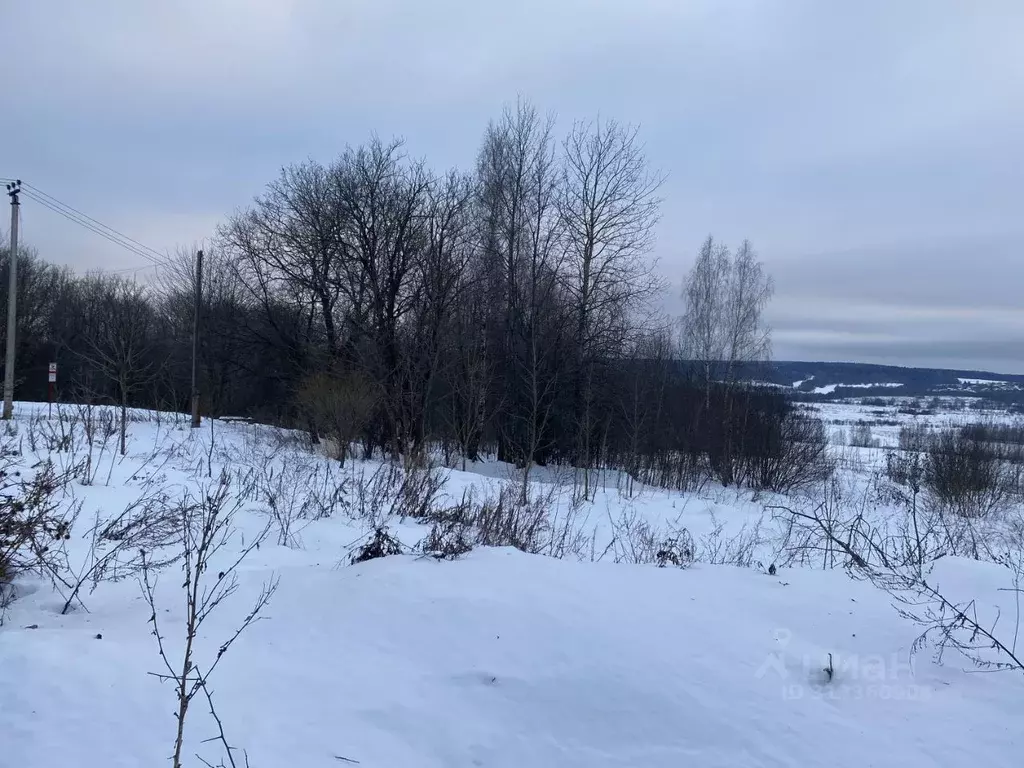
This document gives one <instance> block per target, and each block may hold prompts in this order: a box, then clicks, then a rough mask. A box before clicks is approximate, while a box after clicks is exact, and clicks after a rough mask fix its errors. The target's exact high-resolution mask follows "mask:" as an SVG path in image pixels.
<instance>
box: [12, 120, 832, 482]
mask: <svg viewBox="0 0 1024 768" xmlns="http://www.w3.org/2000/svg"><path fill="white" fill-rule="evenodd" d="M660 184H661V177H660V176H659V174H658V173H657V172H655V171H652V170H651V169H649V168H648V165H647V162H646V159H645V157H644V155H643V151H642V147H641V145H640V144H639V142H638V140H637V136H636V131H635V130H634V129H633V128H630V127H628V126H623V125H620V124H616V123H613V122H605V121H602V122H599V123H587V124H583V123H580V124H576V125H574V126H573V127H572V128H571V129H570V130H569V132H568V134H567V135H566V136H565V137H564V138H562V139H561V140H559V139H557V138H556V136H555V133H554V125H553V121H552V120H550V119H546V118H544V117H543V116H541V115H540V114H538V113H537V111H535V110H534V109H533V108H532V107H530V106H528V105H525V104H520V105H518V106H517V107H516V108H512V109H509V110H507V111H506V112H505V113H504V114H503V115H502V117H501V118H500V119H499V120H496V121H494V122H493V123H492V124H491V125H490V126H488V128H487V130H486V133H485V135H484V139H483V142H482V146H481V148H480V151H479V154H478V160H477V164H476V168H475V169H474V171H473V172H472V173H462V172H458V171H449V172H445V173H436V172H434V171H433V170H431V169H429V168H428V167H427V165H426V164H425V163H424V162H423V161H420V160H416V159H413V158H410V157H409V156H408V155H407V154H406V153H405V152H404V150H403V147H402V144H401V143H400V142H384V141H381V140H378V139H376V138H375V139H373V140H371V141H370V142H369V143H367V144H366V145H364V146H361V147H358V148H350V149H346V150H345V151H344V152H343V153H342V154H341V156H340V157H338V158H337V159H336V160H335V161H334V162H332V163H329V164H326V165H325V164H320V163H317V162H313V161H309V162H305V163H302V164H300V165H294V166H290V167H287V168H285V169H284V170H282V172H281V174H280V176H279V178H278V179H277V180H275V181H274V182H272V183H270V184H269V185H268V186H267V188H266V189H265V191H264V192H263V194H262V195H260V196H259V197H257V198H256V199H255V200H254V202H253V203H252V204H251V205H250V206H249V207H248V208H247V209H245V210H242V211H240V212H237V213H236V214H234V215H233V216H231V217H230V218H229V219H228V220H227V222H226V223H225V224H224V225H223V226H222V227H221V229H220V231H219V232H218V237H217V238H216V245H215V246H214V247H213V248H211V249H209V250H207V252H206V259H205V265H204V275H203V302H202V324H203V328H204V333H203V335H202V342H201V347H200V351H199V372H200V389H201V402H202V408H203V411H204V412H205V413H208V414H212V415H247V416H251V417H253V418H255V419H259V420H262V421H268V422H272V423H277V424H283V425H289V426H297V427H301V428H303V429H308V430H309V431H310V433H311V434H312V435H313V436H314V439H319V438H329V439H330V440H331V441H332V444H333V445H334V446H335V448H336V449H337V452H338V458H339V459H341V460H344V458H345V456H346V454H347V453H349V451H350V450H353V449H354V446H360V448H359V450H360V451H361V452H362V453H363V454H364V455H367V456H369V455H373V454H375V453H376V454H384V455H391V456H399V455H415V454H416V453H417V452H418V451H420V450H421V449H423V448H424V447H425V446H427V445H428V444H431V445H441V446H442V447H443V448H444V449H445V451H446V452H447V454H448V455H449V456H450V457H451V456H456V455H457V456H461V457H463V458H465V459H468V460H476V459H478V458H480V457H482V456H484V455H497V457H498V458H500V459H502V460H507V461H510V462H513V463H515V464H516V465H518V466H520V467H524V468H526V469H527V471H529V468H530V467H531V466H533V465H536V464H547V463H550V462H559V463H566V464H572V465H575V466H577V467H583V468H603V467H614V468H620V469H626V470H628V471H629V472H630V473H631V474H632V475H633V476H634V477H637V478H639V479H643V480H645V481H649V482H655V483H657V484H659V485H664V486H672V487H689V486H692V485H693V484H694V483H695V482H699V480H700V478H702V477H707V476H714V477H717V478H718V479H720V480H722V481H723V482H725V483H748V484H752V485H757V486H762V487H772V488H775V487H779V488H781V487H783V486H789V485H792V484H793V483H798V482H801V481H802V480H804V479H807V478H806V477H804V475H807V476H810V474H813V473H814V472H818V471H820V470H821V468H822V461H823V459H824V438H823V437H822V434H821V430H820V429H819V428H818V427H816V426H815V425H813V424H809V423H807V422H805V421H802V420H801V419H799V418H798V417H797V416H796V415H795V414H794V413H793V412H792V411H791V409H790V408H789V406H788V404H787V402H786V401H785V400H784V399H783V398H782V397H781V396H780V395H778V394H774V393H772V392H770V391H767V390H757V389H751V388H749V387H745V386H742V385H741V384H740V382H739V381H738V378H739V377H738V376H737V375H736V371H737V370H739V368H740V367H742V366H743V365H746V364H747V363H749V362H751V361H756V360H759V359H763V358H764V357H765V356H766V354H767V349H768V345H767V338H768V337H767V333H766V331H765V330H764V328H763V326H762V324H761V317H760V315H761V309H762V308H763V306H764V304H765V302H766V301H767V300H768V297H769V296H770V293H771V284H770V281H769V280H768V279H767V278H766V277H765V276H764V275H762V273H761V267H760V263H759V262H758V261H757V259H756V256H755V255H754V253H753V250H752V249H751V248H750V246H749V244H748V243H744V244H743V246H742V247H741V248H740V249H739V250H738V251H737V252H736V253H735V254H733V253H731V252H730V251H729V250H728V249H725V248H724V247H722V246H721V245H720V244H718V243H716V242H714V241H713V240H711V239H710V238H709V240H708V241H707V242H706V243H705V244H704V247H703V248H702V249H701V251H700V254H699V257H698V261H697V265H696V266H695V267H694V270H693V272H692V273H691V274H690V276H689V278H688V282H687V291H686V299H687V316H686V318H684V320H683V323H682V326H681V327H682V330H683V332H682V333H681V334H676V333H674V332H673V329H674V328H676V327H677V326H678V324H673V323H670V322H668V321H667V320H665V319H662V318H659V317H658V316H657V314H656V313H655V312H654V311H653V309H654V307H655V306H656V305H657V303H658V302H657V301H656V300H657V298H658V296H659V293H660V291H662V290H663V286H662V285H661V284H660V282H659V280H658V279H656V277H655V275H654V271H653V263H652V261H651V259H650V258H649V251H650V249H651V245H652V236H653V229H654V225H655V224H656V222H657V220H658V211H659V202H660V201H659V197H658V190H659V187H660ZM26 234H28V233H26ZM6 265H7V259H6V258H4V262H3V272H4V274H6V269H7V267H6ZM192 270H193V268H192V254H189V253H182V254H181V255H180V256H179V257H178V258H175V259H172V260H171V262H170V263H169V264H168V265H167V266H166V267H165V268H164V269H162V270H161V271H160V273H159V276H158V278H157V279H156V280H154V281H150V282H147V283H142V282H137V281H135V280H134V279H129V278H126V277H123V276H117V275H109V274H108V275H103V274H96V275H87V276H84V277H81V276H75V275H73V274H71V273H70V272H68V271H67V270H64V269H60V268H57V267H54V266H52V265H50V264H48V263H46V262H45V261H44V260H42V259H40V258H39V257H37V256H33V255H31V254H29V255H26V254H25V253H23V254H22V256H21V259H20V260H19V275H20V278H21V279H20V282H19V298H18V309H19V324H18V383H17V397H19V398H20V399H29V400H42V399H45V397H46V387H47V384H46V366H47V363H48V362H50V361H56V362H58V364H59V369H60V379H59V381H60V384H59V389H60V394H61V397H62V398H63V399H65V400H76V401H80V400H92V401H96V402H115V403H119V404H124V405H138V406H145V407H157V408H164V409H174V410H185V409H187V406H188V402H189V394H190V374H191V362H190V361H191V331H192V320H193V294H194V279H195V278H194V274H193V271H192ZM4 274H0V280H2V281H4V284H6V282H5V281H6V277H5V276H4ZM5 302H6V298H4V301H3V302H0V308H2V305H3V304H5ZM684 355H685V356H689V358H690V359H692V360H698V361H708V362H702V363H701V364H699V365H683V364H681V363H680V362H679V361H680V359H681V358H682V357H683V356H684ZM710 361H715V362H714V363H712V362H710ZM808 473H810V474H808Z"/></svg>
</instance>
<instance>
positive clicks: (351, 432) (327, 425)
mask: <svg viewBox="0 0 1024 768" xmlns="http://www.w3.org/2000/svg"><path fill="white" fill-rule="evenodd" d="M297 399H298V403H299V406H300V407H301V408H302V409H303V410H304V411H305V412H306V413H307V414H308V415H309V417H310V418H311V419H312V421H313V423H314V424H315V425H316V427H317V428H318V429H319V430H320V431H321V432H323V433H324V434H325V435H326V436H327V437H329V438H330V439H331V440H332V441H333V442H334V444H335V458H336V459H337V460H338V461H339V462H341V463H342V464H344V463H345V459H346V457H347V456H348V449H349V446H350V445H351V444H352V442H353V441H354V440H355V439H356V438H357V437H358V436H359V434H360V433H361V432H362V431H363V429H364V428H365V427H366V425H367V424H368V423H369V420H370V418H371V416H372V415H373V412H374V409H375V408H376V407H377V402H378V400H379V393H378V391H377V387H376V386H375V385H374V384H373V382H371V381H370V380H369V379H367V378H366V377H365V376H363V375H362V374H359V373H356V372H346V373H317V374H314V375H312V376H310V377H309V378H307V379H306V380H305V382H304V383H303V384H302V386H301V387H300V388H299V392H298V398H297Z"/></svg>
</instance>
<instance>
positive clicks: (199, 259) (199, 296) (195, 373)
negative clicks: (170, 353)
mask: <svg viewBox="0 0 1024 768" xmlns="http://www.w3.org/2000/svg"><path fill="white" fill-rule="evenodd" d="M202 303H203V252H202V251H197V252H196V306H195V316H194V318H193V321H192V429H197V428H198V427H199V426H200V425H201V424H202V419H201V418H200V416H199V370H198V360H199V327H200V326H199V320H200V317H201V313H200V308H201V307H202Z"/></svg>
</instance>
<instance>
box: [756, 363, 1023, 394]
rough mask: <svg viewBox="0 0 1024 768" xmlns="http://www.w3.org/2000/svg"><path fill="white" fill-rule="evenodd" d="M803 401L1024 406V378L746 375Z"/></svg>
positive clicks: (875, 370)
mask: <svg viewBox="0 0 1024 768" xmlns="http://www.w3.org/2000/svg"><path fill="white" fill-rule="evenodd" d="M745 375H746V377H747V378H749V379H751V380H754V381H762V382H765V383H768V384H774V385H777V386H779V387H781V388H785V389H787V390H789V391H790V392H792V393H793V394H794V395H796V396H797V397H799V398H800V399H807V400H838V399H845V398H851V397H980V398H985V399H988V400H995V401H998V402H1002V403H1007V404H1018V405H1022V404H1024V376H1020V375H1013V374H1005V373H992V372H990V371H958V370H947V369H941V368H903V367H900V366H895V365H873V364H870V363H828V362H802V361H790V360H782V361H774V362H772V363H769V364H768V365H762V366H758V367H756V368H750V369H748V370H747V371H745Z"/></svg>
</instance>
